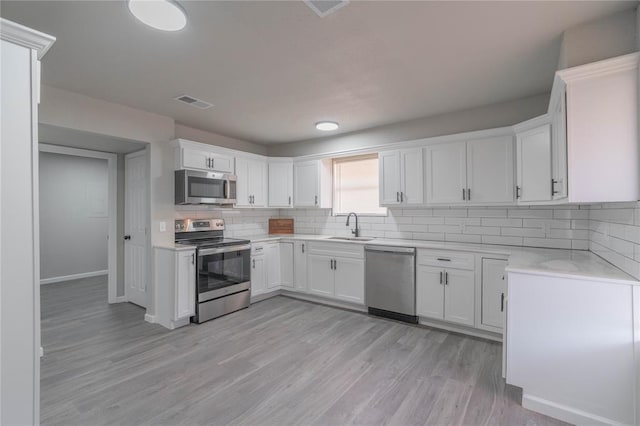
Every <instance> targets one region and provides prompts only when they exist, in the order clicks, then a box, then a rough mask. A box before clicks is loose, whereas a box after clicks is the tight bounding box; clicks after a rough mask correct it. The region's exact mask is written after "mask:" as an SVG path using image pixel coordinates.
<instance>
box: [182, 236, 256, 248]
mask: <svg viewBox="0 0 640 426" xmlns="http://www.w3.org/2000/svg"><path fill="white" fill-rule="evenodd" d="M250 243H251V241H249V240H240V239H236V238H201V239H192V240H187V239H184V240H179V241H176V244H184V245H189V246H196V247H197V248H201V249H202V248H211V247H225V246H235V245H241V244H250Z"/></svg>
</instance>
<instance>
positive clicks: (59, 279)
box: [40, 269, 109, 285]
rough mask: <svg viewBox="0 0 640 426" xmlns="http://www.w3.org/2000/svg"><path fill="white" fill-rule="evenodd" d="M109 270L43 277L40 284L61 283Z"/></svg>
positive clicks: (104, 273)
mask: <svg viewBox="0 0 640 426" xmlns="http://www.w3.org/2000/svg"><path fill="white" fill-rule="evenodd" d="M108 274H109V271H108V270H106V269H105V270H104V271H93V272H83V273H82V274H73V275H64V276H61V277H52V278H43V279H41V280H40V285H44V284H53V283H60V282H63V281H71V280H79V279H80V278H89V277H99V276H100V275H108Z"/></svg>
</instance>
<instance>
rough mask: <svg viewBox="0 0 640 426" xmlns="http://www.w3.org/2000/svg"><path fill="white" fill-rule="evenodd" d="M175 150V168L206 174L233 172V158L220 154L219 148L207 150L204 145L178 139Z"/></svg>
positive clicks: (229, 155)
mask: <svg viewBox="0 0 640 426" xmlns="http://www.w3.org/2000/svg"><path fill="white" fill-rule="evenodd" d="M175 143H176V148H175V168H176V170H179V169H193V170H204V171H208V172H221V173H231V174H233V173H234V172H235V158H234V156H233V155H231V154H226V153H223V152H220V151H221V150H220V149H219V148H216V147H214V146H212V147H211V148H209V147H208V146H207V145H205V144H201V143H197V142H191V141H186V140H182V139H178V140H177V141H176V142H175Z"/></svg>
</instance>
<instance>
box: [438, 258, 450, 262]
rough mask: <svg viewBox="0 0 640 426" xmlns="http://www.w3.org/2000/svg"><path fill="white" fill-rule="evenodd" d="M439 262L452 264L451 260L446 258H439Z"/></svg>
mask: <svg viewBox="0 0 640 426" xmlns="http://www.w3.org/2000/svg"><path fill="white" fill-rule="evenodd" d="M438 260H439V261H441V262H451V259H447V258H446V257H439V258H438Z"/></svg>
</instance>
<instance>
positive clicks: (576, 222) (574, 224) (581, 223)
mask: <svg viewBox="0 0 640 426" xmlns="http://www.w3.org/2000/svg"><path fill="white" fill-rule="evenodd" d="M571 228H572V229H589V221H588V220H584V219H573V220H572V221H571Z"/></svg>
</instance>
